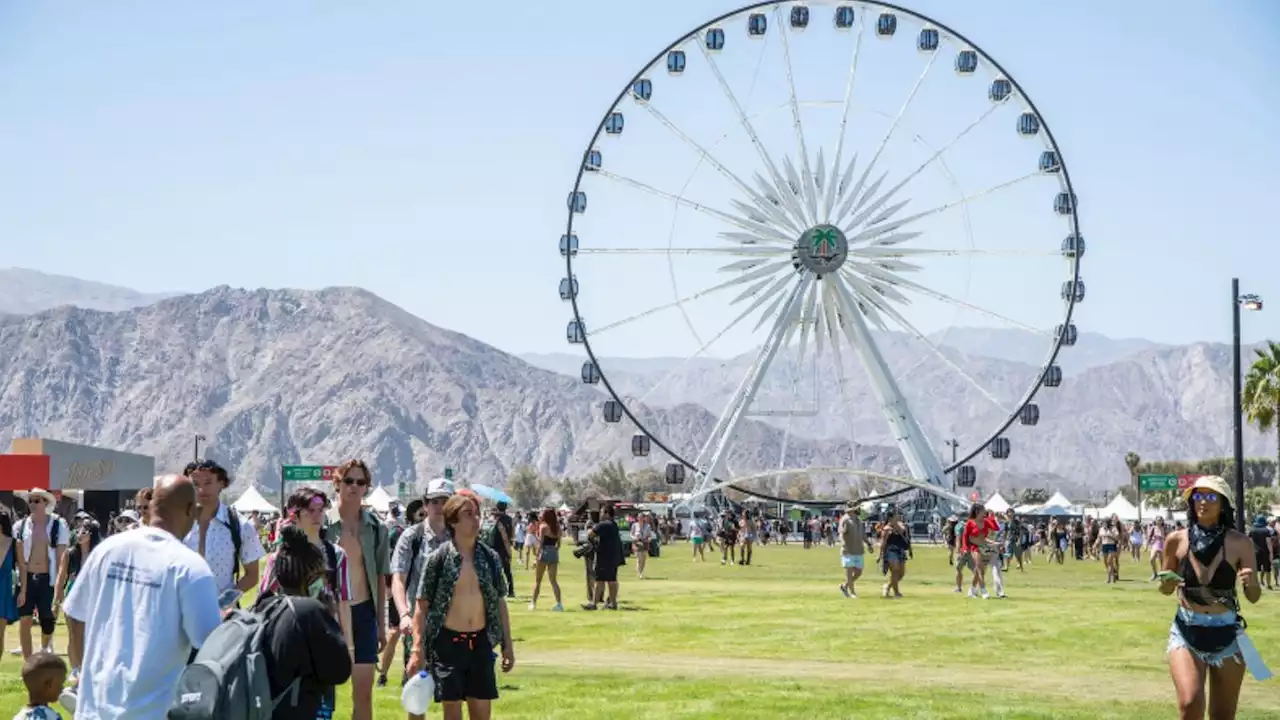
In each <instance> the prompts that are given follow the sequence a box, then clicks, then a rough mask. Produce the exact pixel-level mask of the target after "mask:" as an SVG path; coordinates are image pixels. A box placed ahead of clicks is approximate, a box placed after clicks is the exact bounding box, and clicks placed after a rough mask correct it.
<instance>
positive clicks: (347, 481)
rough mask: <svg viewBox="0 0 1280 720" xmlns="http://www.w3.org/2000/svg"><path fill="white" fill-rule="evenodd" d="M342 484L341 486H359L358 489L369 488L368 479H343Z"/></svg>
mask: <svg viewBox="0 0 1280 720" xmlns="http://www.w3.org/2000/svg"><path fill="white" fill-rule="evenodd" d="M342 484H343V485H359V486H360V487H368V486H369V478H358V479H357V478H349V477H344V478H342Z"/></svg>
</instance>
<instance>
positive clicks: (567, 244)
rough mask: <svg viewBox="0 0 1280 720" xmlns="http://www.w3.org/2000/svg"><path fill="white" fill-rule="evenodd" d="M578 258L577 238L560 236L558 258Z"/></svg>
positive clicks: (575, 236) (574, 235)
mask: <svg viewBox="0 0 1280 720" xmlns="http://www.w3.org/2000/svg"><path fill="white" fill-rule="evenodd" d="M577 256H578V236H577V234H576V233H575V234H573V235H561V236H560V257H577Z"/></svg>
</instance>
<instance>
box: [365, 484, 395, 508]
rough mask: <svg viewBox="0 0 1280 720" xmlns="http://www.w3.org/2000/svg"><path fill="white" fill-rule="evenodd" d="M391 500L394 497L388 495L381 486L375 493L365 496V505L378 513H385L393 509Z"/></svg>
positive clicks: (374, 490) (375, 489)
mask: <svg viewBox="0 0 1280 720" xmlns="http://www.w3.org/2000/svg"><path fill="white" fill-rule="evenodd" d="M391 500H392V497H391V496H390V495H388V494H387V491H386V490H383V489H382V486H381V485H379V486H378V487H376V488H374V489H373V492H371V493H369V494H368V495H366V496H365V498H364V504H365V505H368V506H369V507H371V508H373V509H374V510H376V511H377V512H380V513H384V512H387V511H388V510H390V509H391Z"/></svg>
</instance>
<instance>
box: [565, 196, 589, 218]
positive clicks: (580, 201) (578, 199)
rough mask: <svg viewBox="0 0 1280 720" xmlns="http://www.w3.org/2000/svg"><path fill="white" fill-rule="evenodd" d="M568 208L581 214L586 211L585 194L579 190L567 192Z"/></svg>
mask: <svg viewBox="0 0 1280 720" xmlns="http://www.w3.org/2000/svg"><path fill="white" fill-rule="evenodd" d="M568 203H569V209H570V210H572V211H574V212H575V213H578V214H579V215H581V214H582V213H584V212H586V211H587V194H586V193H585V192H583V191H581V190H578V191H577V192H571V193H569V200H568Z"/></svg>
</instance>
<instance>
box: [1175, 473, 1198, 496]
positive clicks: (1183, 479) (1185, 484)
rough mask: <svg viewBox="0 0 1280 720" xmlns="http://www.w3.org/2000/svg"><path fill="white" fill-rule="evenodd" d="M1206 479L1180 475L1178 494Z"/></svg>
mask: <svg viewBox="0 0 1280 720" xmlns="http://www.w3.org/2000/svg"><path fill="white" fill-rule="evenodd" d="M1202 477H1204V476H1203V475H1179V476H1178V492H1182V491H1183V490H1186V489H1187V488H1189V487H1191V486H1192V485H1193V484H1195V481H1197V480H1199V479H1200V478H1202Z"/></svg>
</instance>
